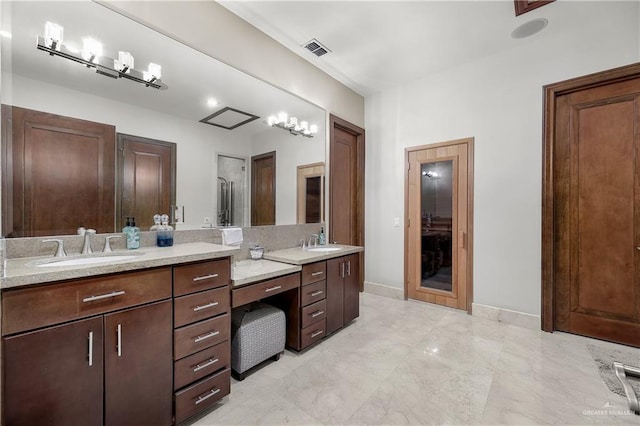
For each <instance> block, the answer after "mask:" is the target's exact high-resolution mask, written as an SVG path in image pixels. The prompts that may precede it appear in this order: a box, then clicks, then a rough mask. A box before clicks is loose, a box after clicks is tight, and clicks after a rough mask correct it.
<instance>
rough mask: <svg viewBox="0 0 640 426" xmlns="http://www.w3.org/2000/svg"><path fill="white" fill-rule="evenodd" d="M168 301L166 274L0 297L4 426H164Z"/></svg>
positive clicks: (168, 383) (167, 416) (168, 385)
mask: <svg viewBox="0 0 640 426" xmlns="http://www.w3.org/2000/svg"><path fill="white" fill-rule="evenodd" d="M114 288H118V289H119V290H114ZM170 297H171V268H160V269H153V270H145V271H140V272H131V273H123V274H117V275H113V276H104V277H97V278H90V279H81V280H73V281H68V282H63V283H58V284H50V285H43V286H37V287H25V288H20V289H15V290H7V291H4V292H3V300H2V307H3V336H4V337H3V356H4V358H3V363H4V385H3V392H2V395H3V408H4V424H6V425H20V424H24V425H35V424H48V425H55V424H60V425H72V424H82V425H94V424H95V425H101V424H105V425H123V424H136V425H143V424H149V425H170V424H171V423H172V421H173V416H172V414H173V413H172V407H171V405H172V356H171V354H172V351H171V347H172V340H171V329H172V319H171V312H172V302H171V299H170ZM134 301H135V302H134ZM141 303H142V305H141V306H133V307H131V306H130V305H131V304H138V305H139V304H141ZM51 306H54V307H56V308H57V309H58V317H53V318H51V317H48V316H45V315H39V314H35V312H37V311H40V310H41V309H40V308H42V310H45V311H46V310H48V309H53V308H51ZM123 307H124V308H125V309H123ZM29 311H31V312H32V313H33V314H32V315H29ZM89 315H91V316H90V317H89V318H84V317H87V316H89ZM68 320H71V321H70V322H64V323H63V324H61V325H58V324H54V325H52V324H51V323H52V322H53V323H61V322H63V321H68ZM11 331H18V333H16V334H10V332H11Z"/></svg>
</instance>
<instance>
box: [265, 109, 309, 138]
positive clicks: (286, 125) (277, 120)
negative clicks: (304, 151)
mask: <svg viewBox="0 0 640 426" xmlns="http://www.w3.org/2000/svg"><path fill="white" fill-rule="evenodd" d="M267 124H268V125H269V126H271V127H279V128H281V129H283V130H287V131H288V132H289V133H291V134H292V135H300V136H304V137H306V138H312V137H313V136H314V135H315V134H316V133H318V126H317V125H316V124H311V125H309V122H307V121H300V122H298V118H297V117H289V115H288V114H287V113H286V112H281V113H279V114H278V116H277V117H276V116H275V115H272V116H269V118H267Z"/></svg>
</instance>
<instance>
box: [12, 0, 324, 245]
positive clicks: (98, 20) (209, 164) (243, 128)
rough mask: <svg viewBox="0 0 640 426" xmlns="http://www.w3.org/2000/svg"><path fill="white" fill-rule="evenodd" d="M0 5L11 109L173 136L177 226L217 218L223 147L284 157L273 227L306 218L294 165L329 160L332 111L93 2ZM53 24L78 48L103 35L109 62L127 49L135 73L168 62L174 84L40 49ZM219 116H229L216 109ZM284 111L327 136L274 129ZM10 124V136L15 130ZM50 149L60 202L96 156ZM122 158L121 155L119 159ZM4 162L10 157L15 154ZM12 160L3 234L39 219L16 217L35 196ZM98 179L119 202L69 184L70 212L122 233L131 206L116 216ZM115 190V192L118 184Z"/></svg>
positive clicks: (85, 222)
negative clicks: (120, 74)
mask: <svg viewBox="0 0 640 426" xmlns="http://www.w3.org/2000/svg"><path fill="white" fill-rule="evenodd" d="M0 7H1V8H2V9H1V10H0V12H1V19H2V30H3V31H6V32H7V33H11V38H5V37H2V40H1V41H2V51H1V52H0V54H1V55H2V76H1V83H2V88H1V89H2V90H1V94H2V99H1V101H2V104H4V105H7V106H10V107H11V106H12V107H20V108H23V109H28V110H30V111H37V112H42V113H46V114H50V115H53V116H61V117H66V118H73V119H78V120H84V121H86V122H90V123H97V124H102V125H106V126H111V130H109V132H111V134H112V135H113V137H114V138H115V135H116V134H126V135H131V136H132V137H139V138H146V139H153V140H159V141H171V142H173V143H175V144H176V168H175V170H176V177H175V188H176V189H175V200H171V201H170V202H171V204H177V205H181V206H184V224H179V227H178V229H189V228H191V229H193V228H201V227H202V226H205V225H207V226H210V225H211V224H212V223H216V222H217V221H218V219H217V218H218V210H220V209H219V206H218V203H219V201H218V200H219V198H220V196H219V194H218V192H219V191H220V190H221V187H220V182H221V181H220V180H219V179H218V177H219V176H220V177H224V176H223V174H221V173H219V172H218V154H219V153H224V155H227V156H230V157H235V158H243V159H249V158H251V157H253V156H256V155H260V154H263V153H266V152H271V151H275V152H277V158H278V162H277V168H276V171H275V172H276V178H277V179H276V185H277V188H276V191H275V194H276V212H275V220H274V222H275V224H277V225H281V224H294V223H296V222H297V217H296V214H297V213H296V212H297V210H298V209H297V207H296V205H297V204H296V199H297V187H296V173H297V166H298V165H300V164H309V163H315V162H322V161H324V157H325V139H326V135H325V131H326V125H325V112H324V111H323V110H321V109H320V108H318V107H316V106H314V105H311V104H309V103H308V102H305V101H302V100H301V99H298V98H296V97H294V96H292V95H290V94H287V93H285V92H283V91H281V90H279V89H276V88H274V87H272V86H270V85H268V84H265V83H264V82H261V81H259V80H257V79H255V78H253V77H251V76H248V75H246V74H244V73H242V72H239V71H237V70H235V69H233V68H231V67H229V66H227V65H225V64H222V63H220V62H219V61H216V60H214V59H212V58H211V57H208V56H206V55H204V54H202V53H200V52H197V51H195V50H193V49H191V48H188V47H186V46H184V45H183V44H181V43H179V42H177V41H175V40H172V39H170V38H168V37H165V36H164V35H161V34H159V33H157V32H155V31H153V30H151V29H149V28H147V27H145V26H143V25H140V24H137V23H135V22H133V21H131V20H129V19H128V18H126V17H123V16H122V15H119V14H117V13H115V12H113V11H111V10H109V9H107V8H105V7H104V6H101V5H99V4H96V3H94V2H91V1H88V0H87V1H73V2H56V1H43V2H21V1H16V2H10V1H3V2H2V3H0ZM48 21H50V22H54V23H56V24H59V25H61V26H63V27H64V40H63V43H64V44H65V45H66V46H68V47H69V48H74V47H78V48H79V47H80V46H81V43H82V39H83V37H86V36H91V37H94V38H96V39H98V40H99V41H101V42H102V47H103V52H104V55H105V56H107V57H110V58H118V56H119V54H118V52H120V51H125V52H130V53H131V55H132V56H133V57H134V68H135V69H137V70H141V71H142V70H147V69H148V66H149V64H150V63H155V64H159V65H160V66H161V68H162V71H161V73H162V82H163V83H164V84H165V85H166V86H167V87H168V89H166V90H156V89H153V88H149V87H145V85H144V84H140V83H138V82H135V81H131V80H128V79H125V78H109V77H107V76H104V75H102V74H98V73H96V72H95V69H90V68H87V67H86V66H83V65H82V64H78V63H75V62H73V61H71V60H68V59H65V58H62V57H60V56H50V55H48V54H47V53H46V52H43V51H41V50H37V49H36V47H35V45H36V43H35V41H36V39H37V37H38V36H42V35H43V34H44V28H45V23H46V22H48ZM220 111H225V112H230V113H231V114H230V115H229V114H226V113H224V114H219V115H215V114H216V113H217V112H220ZM237 111H240V113H238V112H237ZM282 111H286V112H287V113H288V114H289V116H296V117H297V118H298V120H299V121H302V120H304V121H307V122H309V123H310V124H316V125H317V127H318V134H316V135H315V137H313V138H307V137H303V136H300V135H298V136H296V135H295V134H292V133H289V132H288V131H286V129H281V128H279V127H269V126H268V125H267V122H266V120H267V117H269V116H271V115H274V114H276V115H277V114H278V113H280V112H282ZM10 115H11V114H9V116H10ZM214 115H215V117H214ZM253 116H258V117H260V118H258V119H256V120H253V121H249V122H247V123H244V124H241V125H239V126H236V124H239V123H240V122H242V121H246V117H253ZM205 119H206V120H205ZM202 120H204V121H205V122H202ZM234 120H236V121H234ZM4 124H5V125H6V123H4ZM3 128H4V129H5V131H4V132H3V133H4V135H7V134H10V133H11V132H6V127H3ZM109 137H111V136H109ZM2 141H3V149H4V150H5V152H6V150H11V149H12V146H11V144H12V142H13V141H12V140H11V138H8V137H3V138H2ZM52 152H57V153H58V154H57V155H59V156H60V157H61V160H60V164H64V165H65V166H64V167H59V170H57V173H58V175H56V180H55V182H54V179H50V181H51V183H52V184H54V185H55V186H54V187H53V189H52V190H51V191H50V192H51V193H52V194H53V195H54V197H53V198H60V199H62V198H63V197H62V194H61V192H62V191H59V190H58V189H59V188H62V182H63V181H64V180H65V179H68V178H69V173H68V172H69V171H70V170H72V169H74V168H78V167H80V168H82V167H84V166H85V165H87V164H88V165H91V164H93V165H95V164H97V163H96V162H93V161H88V160H86V159H85V160H84V163H78V161H79V160H73V155H65V151H64V150H57V149H56V146H55V145H54V146H53V148H52ZM96 152H98V151H96ZM23 154H24V155H27V156H29V155H31V154H32V152H31V151H29V150H27V151H24V152H23ZM113 154H114V155H113V157H116V154H117V155H120V154H119V153H113ZM96 155H97V154H96ZM80 157H82V156H80ZM103 160H104V161H105V166H104V167H102V166H101V167H97V166H95V169H96V170H100V171H101V172H103V171H106V172H108V173H107V176H106V178H107V179H108V178H109V176H108V175H109V174H112V175H113V178H112V179H114V180H115V179H116V178H115V176H116V173H115V164H116V163H117V161H116V158H113V159H111V158H104V159H103ZM3 161H7V158H6V156H3ZM29 161H30V159H29V158H27V159H26V160H24V162H23V165H25V164H30V163H29ZM101 161H102V160H101ZM71 163H73V164H71ZM7 165H8V164H7V163H6V162H5V164H3V167H2V170H3V174H4V176H3V181H2V185H3V191H2V195H3V200H2V201H3V208H2V219H3V220H2V224H3V228H2V234H3V235H5V236H6V235H10V234H11V233H12V227H13V223H15V222H16V221H18V222H20V221H22V222H23V223H24V222H28V221H29V220H31V219H30V217H26V216H25V215H24V213H22V214H18V216H19V217H17V218H13V217H12V216H13V211H14V210H13V208H12V207H13V206H10V205H11V203H14V202H16V201H19V200H20V199H22V200H23V201H24V199H25V197H26V198H27V199H28V198H29V196H30V194H24V193H22V194H21V193H19V191H20V189H19V188H18V187H17V186H15V185H11V184H10V179H11V178H12V177H14V176H13V175H9V176H7V174H8V173H10V172H11V170H9V168H8V167H6V166H7ZM18 166H19V165H18ZM67 166H69V167H67ZM248 166H249V165H248V164H247V165H246V173H247V175H246V176H245V178H244V181H245V182H246V185H245V187H244V188H243V189H244V194H243V195H240V196H239V195H238V189H237V188H238V186H237V185H236V190H235V191H236V192H235V194H236V195H235V197H234V200H233V203H234V205H235V204H236V203H240V202H241V201H243V202H244V206H242V207H239V209H240V210H243V211H244V212H243V213H242V212H234V216H235V221H236V222H235V223H237V224H238V225H244V226H247V225H248V224H249V219H250V217H249V213H248V212H250V210H251V199H250V193H251V188H250V186H251V185H250V182H251V176H250V167H248ZM88 171H89V170H88ZM65 172H67V173H65ZM46 175H47V176H52V175H51V174H48V173H46ZM103 178H105V176H103ZM94 184H95V185H94V186H97V187H99V188H101V190H102V191H104V190H105V189H106V190H107V192H108V193H109V194H110V195H108V196H107V198H109V197H111V200H110V202H108V203H102V204H100V203H98V202H93V203H90V202H85V201H82V200H81V199H80V197H79V194H77V193H75V192H74V191H71V193H70V194H68V195H67V198H68V200H67V201H66V202H67V203H68V204H69V205H71V206H72V207H73V209H72V211H71V213H69V215H68V216H67V213H65V216H67V219H68V222H69V224H68V229H75V228H77V227H79V226H84V227H85V228H99V232H113V231H118V230H119V229H118V226H117V222H118V221H119V220H121V219H122V218H121V217H120V216H131V214H130V212H127V211H124V210H123V211H118V212H116V206H118V205H124V203H122V200H121V199H116V198H117V196H116V193H117V191H116V189H115V187H116V186H117V185H116V183H115V182H113V181H109V182H100V181H99V179H98V180H94ZM109 185H112V186H113V187H114V189H113V190H110V189H109V188H108V187H109ZM16 188H18V189H16ZM85 189H86V188H83V190H85ZM67 192H68V191H67ZM58 195H60V197H58ZM86 196H87V197H89V199H96V200H98V199H99V198H100V195H99V194H97V193H95V192H94V193H91V192H88V193H87V194H86ZM21 197H22V198H21ZM165 204H166V203H165ZM90 208H92V209H94V210H95V211H96V212H97V213H95V214H94V215H93V216H91V215H89V216H87V215H85V214H84V213H85V210H89V209H90ZM169 208H170V207H169V205H166V206H163V207H162V210H163V211H159V212H158V213H169ZM37 209H38V210H37V211H35V212H34V214H36V215H40V216H46V215H48V214H49V215H55V214H56V212H57V211H58V210H59V207H56V205H55V204H54V205H49V206H44V207H38V208H37ZM74 213H78V214H77V215H75V214H74ZM96 215H101V216H105V218H103V219H105V220H106V222H107V223H108V224H111V225H108V224H107V225H106V227H103V225H101V224H100V223H96V222H97V219H94V218H93V217H94V216H96ZM140 219H141V218H138V220H140ZM230 224H233V222H230ZM58 233H64V232H63V231H59V229H58V227H54V226H50V227H48V228H47V227H45V228H44V229H43V230H42V231H41V232H40V231H39V234H40V235H52V234H58ZM24 236H27V235H24Z"/></svg>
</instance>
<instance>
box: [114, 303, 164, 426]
mask: <svg viewBox="0 0 640 426" xmlns="http://www.w3.org/2000/svg"><path fill="white" fill-rule="evenodd" d="M104 324H105V325H104V327H105V339H104V341H105V343H104V351H105V369H104V380H105V425H107V426H109V425H126V424H129V425H154V426H162V425H169V424H171V422H172V417H173V413H172V392H173V370H172V368H173V361H172V332H173V330H172V327H173V325H172V309H171V301H165V302H159V303H155V304H153V305H147V306H143V307H140V308H134V309H129V310H127V311H121V312H117V313H114V314H109V315H105V320H104Z"/></svg>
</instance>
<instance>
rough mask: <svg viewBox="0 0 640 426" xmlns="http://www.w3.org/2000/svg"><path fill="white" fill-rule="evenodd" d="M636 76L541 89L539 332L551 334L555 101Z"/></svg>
mask: <svg viewBox="0 0 640 426" xmlns="http://www.w3.org/2000/svg"><path fill="white" fill-rule="evenodd" d="M639 77H640V63H636V64H632V65H627V66H624V67H619V68H614V69H611V70H607V71H603V72H599V73H594V74H589V75H586V76H583V77H578V78H573V79H570V80H565V81H561V82H559V83H554V84H549V85H546V86H544V118H543V131H544V133H543V154H542V157H543V158H542V167H543V169H542V307H541V320H542V321H541V323H542V330H544V331H548V332H551V331H553V330H555V326H554V314H555V312H554V306H555V290H556V285H555V281H554V259H555V253H554V237H555V225H556V224H555V223H554V207H555V206H554V175H553V163H554V158H553V153H554V150H555V146H556V140H555V134H554V129H555V127H556V121H555V115H556V108H555V105H556V98H558V97H559V96H563V95H567V94H569V93H572V92H576V91H579V90H584V89H589V88H594V87H598V86H604V85H607V84H611V83H618V82H622V81H625V80H631V79H635V78H639Z"/></svg>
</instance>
